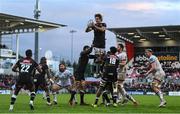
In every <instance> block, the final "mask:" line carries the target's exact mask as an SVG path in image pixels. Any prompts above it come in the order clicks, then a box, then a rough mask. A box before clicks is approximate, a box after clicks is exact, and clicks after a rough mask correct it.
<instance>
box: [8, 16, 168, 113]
mask: <svg viewBox="0 0 180 114" xmlns="http://www.w3.org/2000/svg"><path fill="white" fill-rule="evenodd" d="M95 21H96V22H95V23H94V22H90V23H88V26H87V28H86V32H90V31H92V30H93V31H94V40H93V43H92V45H91V46H87V45H86V46H84V47H83V50H82V52H81V53H80V57H79V61H78V67H77V69H75V72H74V74H72V73H71V72H70V71H69V70H67V69H66V65H65V64H63V63H60V64H59V71H57V72H56V73H55V74H54V76H52V75H51V74H50V72H49V68H48V65H47V63H46V58H45V57H42V58H41V60H40V63H39V64H38V63H36V62H35V61H34V60H33V59H32V51H31V50H27V51H26V57H25V58H23V59H20V60H18V61H17V63H16V64H15V65H14V66H13V68H12V70H13V71H14V72H18V73H19V76H18V79H17V82H16V85H15V90H14V93H13V95H12V97H11V103H10V107H9V110H10V111H12V110H13V109H14V104H15V101H16V97H17V95H18V93H19V91H20V90H21V88H26V89H28V90H29V91H30V102H29V106H30V109H32V110H34V99H35V96H36V92H37V91H38V89H39V88H41V89H43V90H44V91H45V94H46V99H47V105H52V104H57V101H58V100H57V93H58V91H59V90H60V89H63V88H65V89H67V90H68V92H69V93H70V94H71V97H70V99H69V104H70V105H75V104H76V102H77V100H76V93H79V94H80V105H88V104H87V103H86V102H85V101H84V94H85V89H86V88H85V87H86V81H85V77H84V73H85V70H86V66H87V64H88V61H89V59H90V58H93V59H94V63H96V67H98V70H96V71H95V72H94V73H95V74H98V75H100V78H101V80H100V84H99V88H98V90H97V91H96V98H95V101H94V103H93V104H92V105H91V106H93V107H98V101H99V98H100V96H101V95H102V99H103V100H102V101H103V104H105V105H106V106H110V105H113V106H114V107H117V106H118V102H119V101H120V99H121V103H122V104H124V103H127V102H128V101H131V102H132V103H133V104H134V105H135V106H137V105H138V102H137V101H136V100H135V99H134V98H133V97H132V96H131V95H129V94H128V93H127V92H126V90H125V89H124V87H123V84H124V81H125V76H126V64H127V62H128V59H127V55H126V53H125V52H124V45H123V44H121V43H120V44H118V45H117V46H116V47H115V46H112V47H110V50H109V51H108V52H107V53H106V52H105V30H106V24H105V23H102V15H101V14H95ZM93 50H94V55H93V56H92V55H90V54H91V53H92V51H93ZM145 55H146V56H147V57H148V58H149V61H148V63H149V65H148V69H147V72H146V74H145V76H151V77H152V78H153V81H152V85H151V87H152V90H153V91H154V92H155V93H156V95H157V96H158V97H159V98H160V105H159V107H165V105H166V101H165V99H164V98H163V93H162V92H161V89H160V87H161V83H162V81H163V77H164V76H165V73H164V71H163V69H162V67H161V64H160V63H159V61H158V59H157V57H156V56H155V55H153V51H152V50H151V49H146V50H145ZM50 93H52V95H53V103H52V102H51V100H50ZM111 100H112V102H111Z"/></svg>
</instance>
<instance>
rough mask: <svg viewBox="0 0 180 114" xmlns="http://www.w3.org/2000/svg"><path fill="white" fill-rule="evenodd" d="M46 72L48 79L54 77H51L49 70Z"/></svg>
mask: <svg viewBox="0 0 180 114" xmlns="http://www.w3.org/2000/svg"><path fill="white" fill-rule="evenodd" d="M45 72H46V74H47V78H48V79H50V78H51V77H52V76H51V75H50V71H49V69H46V70H45Z"/></svg>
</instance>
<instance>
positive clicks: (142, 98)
mask: <svg viewBox="0 0 180 114" xmlns="http://www.w3.org/2000/svg"><path fill="white" fill-rule="evenodd" d="M10 97H11V96H10V95H0V113H9V111H8V109H9V104H10ZM69 97H70V95H69V94H60V95H59V96H58V105H52V106H47V105H46V100H43V99H42V95H37V96H36V99H35V104H34V105H35V110H34V111H31V110H30V108H29V96H27V95H19V96H18V97H17V100H16V104H15V106H14V111H13V112H10V113H178V114H180V97H175V96H165V99H166V100H167V106H166V108H158V107H157V106H158V105H159V99H158V97H157V96H147V95H138V96H134V98H135V99H136V100H137V101H138V102H139V106H137V107H135V106H133V105H132V103H131V102H128V103H127V104H126V105H124V106H121V105H120V106H118V107H116V108H115V107H105V106H104V105H101V106H99V107H97V108H93V107H91V106H80V105H75V106H73V107H72V106H69V104H68V100H69ZM77 97H78V98H79V95H78V96H77ZM94 99H95V95H94V94H93V95H92V94H88V95H85V101H86V102H87V103H89V104H92V103H94ZM78 101H79V99H78ZM99 103H101V100H100V101H99Z"/></svg>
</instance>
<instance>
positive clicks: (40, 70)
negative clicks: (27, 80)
mask: <svg viewBox="0 0 180 114" xmlns="http://www.w3.org/2000/svg"><path fill="white" fill-rule="evenodd" d="M36 69H37V71H38V72H39V73H42V69H41V67H40V66H39V65H38V66H37V67H36Z"/></svg>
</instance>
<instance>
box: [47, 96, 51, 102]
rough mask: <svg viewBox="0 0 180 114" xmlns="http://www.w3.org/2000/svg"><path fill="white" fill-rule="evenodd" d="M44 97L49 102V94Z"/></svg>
mask: <svg viewBox="0 0 180 114" xmlns="http://www.w3.org/2000/svg"><path fill="white" fill-rule="evenodd" d="M46 99H47V102H48V103H50V102H51V100H50V96H49V95H46Z"/></svg>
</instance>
